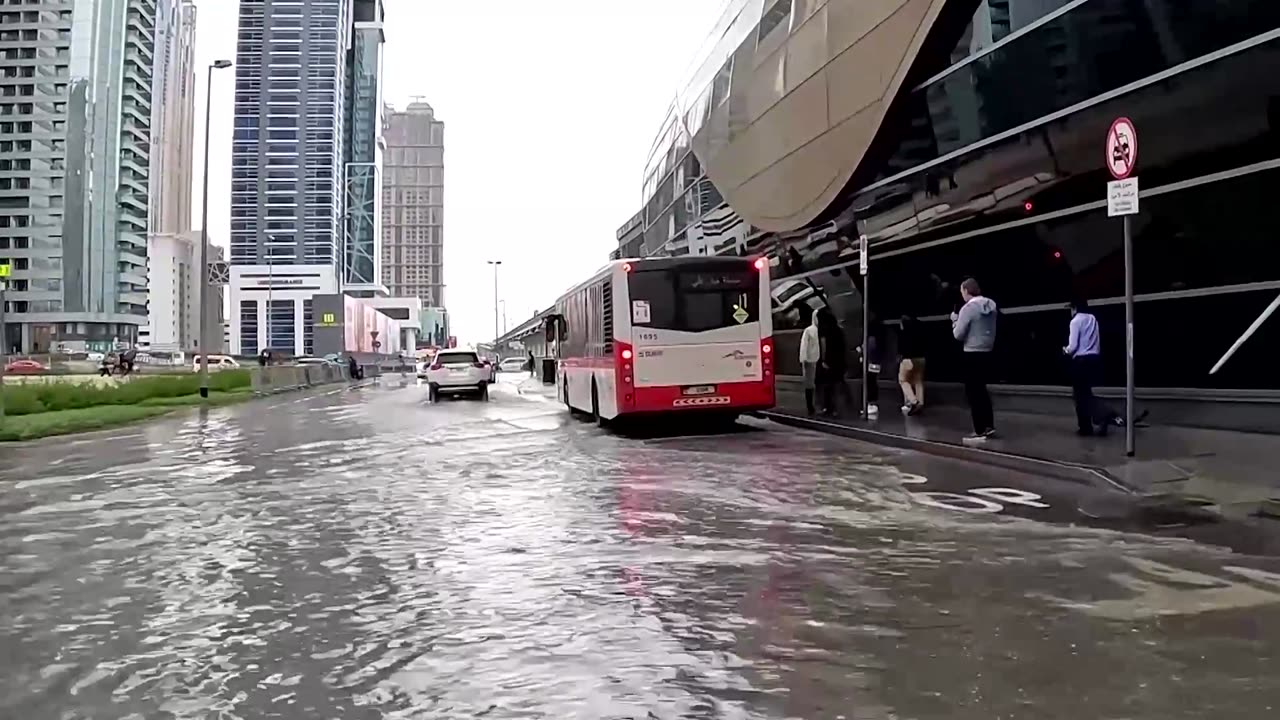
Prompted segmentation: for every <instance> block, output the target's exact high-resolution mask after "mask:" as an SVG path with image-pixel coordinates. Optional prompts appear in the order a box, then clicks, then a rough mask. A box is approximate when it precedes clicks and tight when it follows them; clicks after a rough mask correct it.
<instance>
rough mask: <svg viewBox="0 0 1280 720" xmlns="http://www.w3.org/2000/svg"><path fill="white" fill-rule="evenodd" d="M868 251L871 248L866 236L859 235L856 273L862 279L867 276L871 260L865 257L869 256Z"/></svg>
mask: <svg viewBox="0 0 1280 720" xmlns="http://www.w3.org/2000/svg"><path fill="white" fill-rule="evenodd" d="M870 251H871V247H870V244H869V243H868V242H867V236H866V235H860V236H859V237H858V273H859V274H861V275H862V276H864V277H865V276H866V274H867V269H868V265H869V263H870V260H871V259H870V258H868V257H867V255H868V254H870Z"/></svg>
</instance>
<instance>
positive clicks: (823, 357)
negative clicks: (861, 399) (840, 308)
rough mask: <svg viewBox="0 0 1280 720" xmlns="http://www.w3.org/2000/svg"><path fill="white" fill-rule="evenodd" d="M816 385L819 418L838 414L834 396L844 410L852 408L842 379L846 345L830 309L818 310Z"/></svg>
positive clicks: (847, 385)
mask: <svg viewBox="0 0 1280 720" xmlns="http://www.w3.org/2000/svg"><path fill="white" fill-rule="evenodd" d="M817 314H818V347H819V359H818V385H819V386H820V387H821V388H822V405H823V409H822V414H823V415H827V416H831V417H834V416H836V415H838V414H839V405H838V404H837V400H836V396H837V395H838V396H839V397H840V402H843V403H844V405H845V406H846V407H853V404H854V403H853V393H851V392H850V391H849V384H848V383H847V382H846V381H845V376H846V374H847V372H848V369H849V357H848V347H849V346H848V345H847V344H846V343H845V337H844V330H843V329H841V327H840V323H839V322H838V321H837V320H836V316H835V313H833V312H831V308H829V307H827V306H825V305H824V306H823V307H820V308H818V313H817Z"/></svg>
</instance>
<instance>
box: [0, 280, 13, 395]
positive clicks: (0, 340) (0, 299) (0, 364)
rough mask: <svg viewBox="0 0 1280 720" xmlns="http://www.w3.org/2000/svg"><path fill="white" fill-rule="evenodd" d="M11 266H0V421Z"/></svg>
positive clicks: (6, 346) (5, 359)
mask: <svg viewBox="0 0 1280 720" xmlns="http://www.w3.org/2000/svg"><path fill="white" fill-rule="evenodd" d="M10 267H11V266H9V265H0V420H4V366H5V364H6V363H8V362H9V359H8V357H7V356H8V354H9V333H7V332H5V326H4V291H5V289H6V286H7V285H8V283H9V268H10Z"/></svg>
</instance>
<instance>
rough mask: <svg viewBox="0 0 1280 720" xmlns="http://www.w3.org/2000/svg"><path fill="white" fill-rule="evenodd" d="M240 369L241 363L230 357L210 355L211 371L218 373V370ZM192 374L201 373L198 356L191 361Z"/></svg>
mask: <svg viewBox="0 0 1280 720" xmlns="http://www.w3.org/2000/svg"><path fill="white" fill-rule="evenodd" d="M238 367H240V363H238V362H236V359H235V358H233V357H231V356H230V355H210V356H209V371H210V372H217V371H218V370H235V369H236V368H238ZM191 372H200V356H199V355H196V356H194V357H192V359H191Z"/></svg>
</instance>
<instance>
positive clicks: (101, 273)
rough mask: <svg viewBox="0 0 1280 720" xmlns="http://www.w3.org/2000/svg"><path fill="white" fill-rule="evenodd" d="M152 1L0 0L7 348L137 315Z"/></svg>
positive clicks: (110, 334)
mask: <svg viewBox="0 0 1280 720" xmlns="http://www.w3.org/2000/svg"><path fill="white" fill-rule="evenodd" d="M155 34H156V0H80V1H79V2H76V3H74V4H72V3H67V2H58V1H55V0H27V1H26V2H24V3H22V4H21V5H19V4H17V3H13V2H9V3H6V4H4V5H0V264H6V265H9V266H10V267H11V269H12V275H11V277H10V278H9V290H8V292H6V293H5V304H6V313H5V326H4V328H3V330H2V331H0V335H3V341H4V344H5V346H6V349H8V350H10V351H12V350H14V349H17V350H19V351H23V352H48V351H50V350H55V349H57V348H59V347H63V348H65V349H68V350H77V349H86V348H90V347H106V346H108V345H110V344H111V343H112V342H114V341H121V342H132V341H133V340H134V339H135V338H136V336H137V330H138V326H140V325H142V324H143V323H144V322H145V321H146V313H147V311H146V303H147V276H146V273H147V269H146V263H147V260H146V254H147V234H148V215H149V211H150V207H151V198H150V180H151V177H150V176H151V157H150V154H151V124H152V112H151V108H152V90H153V87H152V74H153V63H154V60H153V58H154V52H155Z"/></svg>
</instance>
